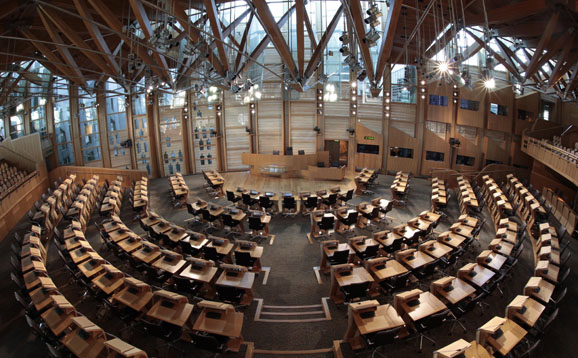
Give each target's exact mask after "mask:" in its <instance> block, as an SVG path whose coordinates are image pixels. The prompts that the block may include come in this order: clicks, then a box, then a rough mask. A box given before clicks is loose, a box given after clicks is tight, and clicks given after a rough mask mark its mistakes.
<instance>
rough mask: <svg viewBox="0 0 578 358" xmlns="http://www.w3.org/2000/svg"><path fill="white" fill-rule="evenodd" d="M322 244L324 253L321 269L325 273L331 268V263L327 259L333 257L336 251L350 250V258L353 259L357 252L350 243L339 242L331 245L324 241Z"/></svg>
mask: <svg viewBox="0 0 578 358" xmlns="http://www.w3.org/2000/svg"><path fill="white" fill-rule="evenodd" d="M321 244H322V247H321V252H322V255H321V265H320V269H321V271H323V272H324V273H328V272H329V270H330V269H331V265H330V264H329V261H328V260H327V259H328V258H330V257H332V256H333V254H335V252H336V251H344V250H348V251H349V258H350V259H351V256H352V255H353V254H354V253H355V251H354V250H353V249H352V248H351V246H349V244H346V243H341V244H337V245H329V246H325V245H323V242H322V243H321Z"/></svg>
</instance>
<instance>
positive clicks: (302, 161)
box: [241, 151, 329, 178]
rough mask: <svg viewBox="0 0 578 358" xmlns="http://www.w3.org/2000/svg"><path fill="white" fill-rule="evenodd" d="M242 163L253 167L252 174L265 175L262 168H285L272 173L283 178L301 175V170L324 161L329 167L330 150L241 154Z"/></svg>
mask: <svg viewBox="0 0 578 358" xmlns="http://www.w3.org/2000/svg"><path fill="white" fill-rule="evenodd" d="M241 160H242V163H243V164H245V165H249V166H250V167H251V174H252V175H258V176H263V175H266V173H265V174H264V173H262V171H261V168H267V167H269V166H275V167H279V168H282V169H283V170H281V171H279V172H276V173H271V175H280V176H281V177H283V178H295V177H301V171H302V170H307V169H308V167H309V166H310V165H311V166H317V164H318V163H321V162H322V163H323V165H324V166H325V167H329V152H326V151H323V152H317V153H315V154H304V155H274V154H253V153H243V154H241Z"/></svg>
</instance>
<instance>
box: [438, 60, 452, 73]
mask: <svg viewBox="0 0 578 358" xmlns="http://www.w3.org/2000/svg"><path fill="white" fill-rule="evenodd" d="M449 70H450V65H449V63H447V62H445V61H442V62H440V63H438V71H439V72H441V73H448V72H449Z"/></svg>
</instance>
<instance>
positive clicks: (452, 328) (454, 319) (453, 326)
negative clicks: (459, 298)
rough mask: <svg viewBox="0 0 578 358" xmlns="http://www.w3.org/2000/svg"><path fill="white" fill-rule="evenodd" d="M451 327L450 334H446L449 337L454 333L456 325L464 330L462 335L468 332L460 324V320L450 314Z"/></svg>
mask: <svg viewBox="0 0 578 358" xmlns="http://www.w3.org/2000/svg"><path fill="white" fill-rule="evenodd" d="M452 317H453V319H452V326H451V327H450V333H448V335H449V336H451V335H452V333H454V328H455V327H456V325H457V324H459V325H460V326H461V327H462V329H463V330H464V333H466V332H467V331H468V330H467V329H466V326H464V324H463V323H462V322H460V320H459V319H458V318H457V317H456V315H454V314H453V313H452Z"/></svg>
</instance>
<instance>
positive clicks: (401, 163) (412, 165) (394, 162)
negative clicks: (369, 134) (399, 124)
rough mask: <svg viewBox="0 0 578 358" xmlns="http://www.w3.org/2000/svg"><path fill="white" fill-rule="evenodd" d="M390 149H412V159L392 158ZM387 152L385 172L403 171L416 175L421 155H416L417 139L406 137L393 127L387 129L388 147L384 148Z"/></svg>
mask: <svg viewBox="0 0 578 358" xmlns="http://www.w3.org/2000/svg"><path fill="white" fill-rule="evenodd" d="M391 147H399V148H410V149H413V158H399V157H392V156H391V153H390V148H391ZM384 150H385V151H386V152H387V170H388V171H394V172H397V171H399V170H403V171H405V172H410V173H412V174H414V175H415V174H416V173H417V167H418V163H417V162H418V160H419V157H420V156H421V153H418V151H417V150H418V140H417V138H414V137H411V136H409V135H407V134H406V133H405V132H402V131H401V130H399V129H397V128H394V127H393V126H392V127H391V128H390V129H389V147H388V148H384Z"/></svg>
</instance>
